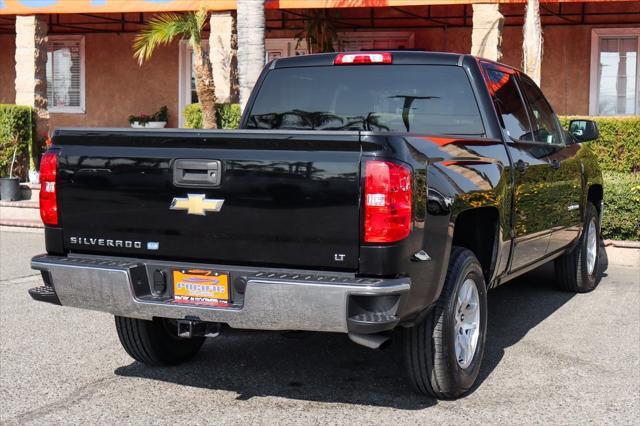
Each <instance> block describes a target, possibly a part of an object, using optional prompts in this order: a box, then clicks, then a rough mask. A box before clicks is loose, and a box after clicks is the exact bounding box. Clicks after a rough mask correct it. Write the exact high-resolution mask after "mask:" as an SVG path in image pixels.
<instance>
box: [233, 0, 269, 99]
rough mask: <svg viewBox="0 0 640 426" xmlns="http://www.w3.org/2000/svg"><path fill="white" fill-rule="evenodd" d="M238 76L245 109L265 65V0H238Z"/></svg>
mask: <svg viewBox="0 0 640 426" xmlns="http://www.w3.org/2000/svg"><path fill="white" fill-rule="evenodd" d="M237 10H238V20H237V25H238V77H239V83H240V107H241V108H242V109H243V110H244V107H245V106H246V105H247V101H248V100H249V95H251V90H252V89H253V86H254V85H255V83H256V81H257V80H258V77H259V76H260V72H261V71H262V67H263V66H264V60H265V53H264V31H265V20H264V0H238V2H237Z"/></svg>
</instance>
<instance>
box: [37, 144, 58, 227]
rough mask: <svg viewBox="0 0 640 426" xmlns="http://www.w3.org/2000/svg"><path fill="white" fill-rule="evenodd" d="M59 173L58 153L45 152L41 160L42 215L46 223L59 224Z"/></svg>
mask: <svg viewBox="0 0 640 426" xmlns="http://www.w3.org/2000/svg"><path fill="white" fill-rule="evenodd" d="M57 174H58V154H57V153H56V152H52V151H48V152H45V153H44V155H43V156H42V160H41V161H40V217H41V218H42V222H43V223H44V224H45V225H57V224H58V200H57V196H56V176H57Z"/></svg>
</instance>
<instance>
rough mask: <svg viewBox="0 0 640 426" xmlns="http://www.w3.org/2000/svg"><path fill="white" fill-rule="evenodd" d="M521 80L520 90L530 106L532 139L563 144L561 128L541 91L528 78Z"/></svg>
mask: <svg viewBox="0 0 640 426" xmlns="http://www.w3.org/2000/svg"><path fill="white" fill-rule="evenodd" d="M521 82H522V85H521V87H522V92H523V94H524V97H525V98H526V99H527V102H528V103H529V107H530V108H531V115H532V117H531V125H532V127H533V140H534V141H536V142H545V143H548V144H563V143H564V142H563V139H562V130H561V129H560V126H559V125H558V120H557V119H556V116H555V114H554V113H553V110H552V109H551V105H549V102H547V100H546V98H545V97H544V95H543V94H542V91H540V89H538V87H537V86H536V85H535V84H534V83H533V82H532V81H531V80H529V79H528V78H524V77H523V78H521Z"/></svg>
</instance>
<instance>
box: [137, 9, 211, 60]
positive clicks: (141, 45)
mask: <svg viewBox="0 0 640 426" xmlns="http://www.w3.org/2000/svg"><path fill="white" fill-rule="evenodd" d="M193 15H195V14H194V13H191V12H190V13H162V14H159V15H156V16H154V17H153V18H151V19H150V20H149V21H148V22H147V24H146V25H145V26H144V28H143V29H142V30H141V31H140V32H139V33H138V34H137V35H136V37H135V39H134V41H133V51H134V53H133V56H134V57H135V58H136V59H138V62H139V63H140V64H142V63H143V62H144V61H146V60H148V59H149V58H150V57H151V55H152V54H153V51H154V49H155V48H156V47H158V46H159V45H161V44H169V43H171V41H173V39H174V38H176V37H177V36H181V37H185V38H189V39H193V37H194V33H195V32H197V35H196V37H197V38H198V39H199V37H200V30H199V29H196V27H195V25H194V19H195V18H194V16H193Z"/></svg>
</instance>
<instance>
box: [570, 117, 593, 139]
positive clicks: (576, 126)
mask: <svg viewBox="0 0 640 426" xmlns="http://www.w3.org/2000/svg"><path fill="white" fill-rule="evenodd" d="M569 133H571V135H572V136H573V137H574V138H575V139H576V140H577V141H578V142H589V141H594V140H596V139H598V138H599V137H600V131H599V130H598V124H597V123H596V122H595V121H592V120H571V121H570V122H569Z"/></svg>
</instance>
